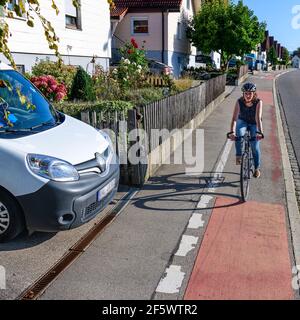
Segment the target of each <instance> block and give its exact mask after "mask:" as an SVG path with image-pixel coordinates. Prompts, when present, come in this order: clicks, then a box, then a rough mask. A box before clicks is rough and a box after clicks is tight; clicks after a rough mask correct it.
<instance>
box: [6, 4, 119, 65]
mask: <svg viewBox="0 0 300 320" xmlns="http://www.w3.org/2000/svg"><path fill="white" fill-rule="evenodd" d="M48 1H49V2H50V3H51V7H52V9H53V10H54V11H55V13H56V15H58V14H59V8H58V6H57V4H56V0H48ZM99 1H103V0H99ZM106 1H107V2H108V3H109V5H110V7H113V6H114V3H113V0H106ZM72 2H73V5H74V6H75V7H78V6H80V1H79V0H72ZM10 3H11V1H10V0H0V52H2V53H3V54H4V56H5V57H6V58H7V59H8V60H9V61H10V63H11V64H12V66H14V67H15V62H14V59H13V57H12V55H11V52H10V49H9V46H8V39H9V37H10V35H11V34H10V31H9V25H8V23H7V21H6V19H5V18H6V17H10V18H11V17H13V16H14V15H15V16H18V17H22V18H25V19H26V23H27V25H28V26H29V27H34V22H35V18H38V20H39V21H40V22H41V24H42V27H43V29H44V35H45V38H46V40H47V42H48V44H49V48H50V49H51V50H53V51H54V53H55V55H56V56H57V57H58V58H59V60H60V54H59V50H58V42H59V38H58V36H57V35H56V32H55V30H54V28H53V26H52V24H51V22H50V21H49V20H47V19H46V18H45V17H44V16H43V15H42V13H41V6H40V0H20V1H18V3H17V4H15V5H14V7H13V9H12V11H11V10H8V5H9V4H10Z"/></svg>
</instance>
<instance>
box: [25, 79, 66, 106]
mask: <svg viewBox="0 0 300 320" xmlns="http://www.w3.org/2000/svg"><path fill="white" fill-rule="evenodd" d="M30 81H31V82H32V83H33V84H34V85H35V86H36V87H37V88H38V89H39V90H40V91H41V92H42V93H43V94H44V96H45V97H46V98H47V99H49V100H50V101H55V102H59V101H61V100H63V99H64V98H65V97H66V95H67V88H66V86H65V85H64V84H63V83H61V84H59V83H58V82H57V80H56V79H55V78H54V77H53V76H49V75H48V76H39V77H32V78H31V79H30Z"/></svg>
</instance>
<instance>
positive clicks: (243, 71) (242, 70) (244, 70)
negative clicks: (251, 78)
mask: <svg viewBox="0 0 300 320" xmlns="http://www.w3.org/2000/svg"><path fill="white" fill-rule="evenodd" d="M248 71H249V67H248V65H247V64H245V65H243V66H240V67H239V71H238V79H241V78H242V77H243V76H245V75H246V74H248Z"/></svg>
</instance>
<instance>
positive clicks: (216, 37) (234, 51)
mask: <svg viewBox="0 0 300 320" xmlns="http://www.w3.org/2000/svg"><path fill="white" fill-rule="evenodd" d="M265 29H266V23H264V22H263V23H261V22H259V21H258V18H257V17H256V16H255V15H254V12H253V11H252V10H250V9H249V8H248V7H247V6H244V4H243V2H242V1H239V2H238V4H234V3H229V4H227V2H226V1H225V2H224V1H209V2H205V3H204V4H203V6H202V8H201V10H200V11H199V12H198V14H196V16H195V17H194V19H193V20H192V21H191V22H190V24H189V27H188V30H187V36H188V38H189V39H190V40H191V42H192V44H193V45H194V46H196V47H197V48H198V49H199V50H201V51H202V52H204V53H210V52H211V51H217V52H219V53H220V55H221V61H222V65H223V67H226V68H227V64H228V61H229V60H230V59H231V58H232V57H233V56H235V55H237V56H244V54H246V53H249V52H251V51H252V50H254V49H256V46H257V45H258V44H259V43H261V42H262V41H263V40H264V36H265Z"/></svg>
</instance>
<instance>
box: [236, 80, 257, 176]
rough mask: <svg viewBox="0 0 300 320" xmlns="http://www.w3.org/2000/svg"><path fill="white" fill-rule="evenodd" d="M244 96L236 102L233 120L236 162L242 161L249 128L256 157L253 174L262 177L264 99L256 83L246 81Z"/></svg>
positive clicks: (243, 88)
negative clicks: (258, 91) (258, 92)
mask: <svg viewBox="0 0 300 320" xmlns="http://www.w3.org/2000/svg"><path fill="white" fill-rule="evenodd" d="M242 92H243V96H242V97H241V98H240V99H238V101H237V102H236V105H235V108H234V112H233V117H232V121H231V130H230V132H231V134H230V139H231V140H234V141H235V148H236V164H237V165H240V164H241V161H242V141H241V137H243V136H244V135H245V133H246V130H247V128H249V129H250V134H251V138H252V139H251V149H252V154H253V158H254V166H255V171H254V174H253V176H254V177H255V178H259V177H260V163H261V152H260V141H259V140H261V139H262V136H263V127H262V105H263V103H262V101H261V100H260V99H259V98H258V97H257V93H256V85H255V84H254V83H245V84H244V85H243V87H242Z"/></svg>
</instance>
